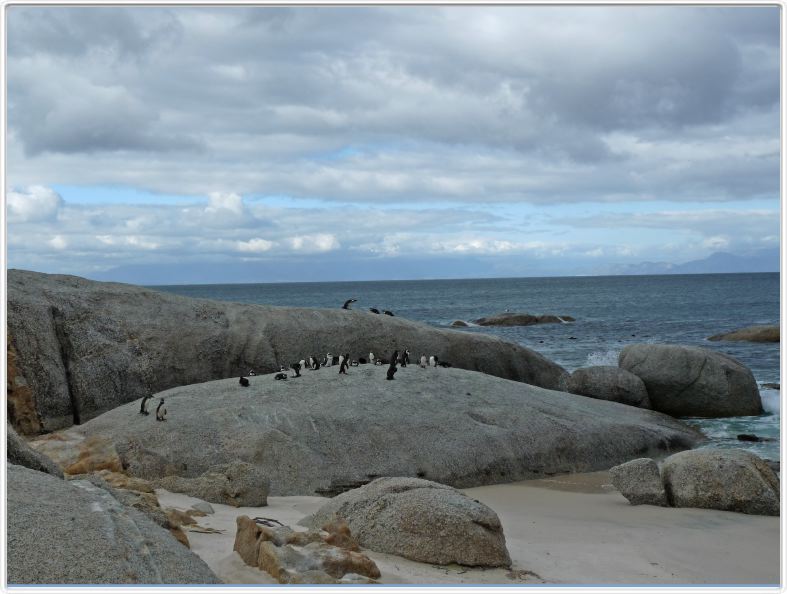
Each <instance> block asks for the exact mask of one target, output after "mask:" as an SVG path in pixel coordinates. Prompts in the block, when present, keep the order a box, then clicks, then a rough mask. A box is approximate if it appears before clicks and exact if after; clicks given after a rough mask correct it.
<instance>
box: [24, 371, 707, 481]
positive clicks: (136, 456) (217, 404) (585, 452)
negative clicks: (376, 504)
mask: <svg viewBox="0 0 787 594" xmlns="http://www.w3.org/2000/svg"><path fill="white" fill-rule="evenodd" d="M385 377H386V368H385V367H377V366H372V365H363V366H360V367H353V368H351V369H350V370H349V371H348V372H347V374H346V375H339V373H338V370H335V369H332V368H323V369H320V370H318V371H306V372H305V373H304V374H303V376H302V377H300V378H297V379H290V380H287V381H275V380H274V379H273V376H272V375H271V374H268V375H258V376H255V377H251V378H249V380H250V386H249V387H248V388H242V387H240V386H239V385H238V381H237V379H235V378H232V379H228V380H219V381H215V382H206V383H204V384H195V385H192V386H183V387H180V388H174V389H172V390H168V391H167V392H164V393H162V394H161V395H162V396H164V397H165V398H166V403H167V407H168V409H169V415H168V420H167V421H166V422H164V423H158V422H156V421H155V420H153V419H151V418H149V417H144V416H142V415H139V414H138V413H137V408H138V406H139V405H138V404H137V403H130V404H127V405H123V406H120V407H118V408H116V409H114V410H112V411H109V412H107V413H104V414H103V415H101V416H100V417H97V418H95V419H92V420H91V421H89V422H87V423H85V424H84V425H80V426H77V427H73V428H71V429H69V430H68V431H66V432H65V433H68V434H69V435H71V436H75V435H83V436H85V438H86V439H85V441H87V440H95V441H98V442H102V441H104V440H108V441H110V442H111V443H112V445H113V447H114V449H115V450H116V451H117V452H118V454H119V457H120V459H121V462H122V465H123V467H124V469H125V471H126V472H127V473H128V474H130V475H132V476H138V477H141V478H145V479H149V480H150V479H157V478H163V477H165V476H168V475H172V474H176V475H178V476H184V477H189V478H193V477H197V476H199V475H200V474H202V473H203V472H205V471H207V470H208V469H209V468H210V467H212V466H214V465H216V464H227V463H230V462H233V461H234V460H242V461H244V462H248V463H250V464H252V465H253V466H255V467H257V469H258V470H259V472H260V476H263V477H265V478H266V479H268V480H270V485H271V490H270V495H314V494H318V495H319V494H323V493H326V492H330V491H331V490H333V489H336V492H339V491H341V490H346V488H352V487H356V486H359V485H362V484H364V483H367V482H369V481H370V480H371V479H373V478H376V477H379V476H420V477H423V478H426V479H429V480H434V481H437V482H440V483H443V484H448V485H452V486H456V487H469V486H474V485H483V484H494V483H500V482H509V481H516V480H522V479H526V478H538V477H543V476H548V475H550V474H563V473H569V472H583V471H589V470H598V469H604V468H609V467H610V466H614V465H615V464H620V463H621V462H625V461H626V460H630V459H632V458H635V457H640V456H654V457H656V456H663V455H664V454H667V453H670V452H675V451H679V450H682V449H686V448H689V447H692V446H693V445H694V444H695V443H697V442H698V441H701V440H702V436H701V434H700V433H699V432H697V431H696V430H695V429H692V428H690V427H689V426H687V425H685V424H684V423H682V422H680V421H677V420H675V419H672V418H670V417H667V416H666V415H662V414H659V413H654V412H652V411H647V410H643V409H637V408H634V407H630V406H623V405H621V404H617V403H614V402H606V401H603V400H594V399H591V398H581V397H578V396H575V395H573V394H567V393H563V392H555V391H552V390H545V389H543V388H537V387H535V386H530V385H527V384H523V383H519V382H513V381H509V380H504V379H500V378H496V377H493V376H489V375H485V374H482V373H475V372H471V371H465V370H462V369H455V368H451V369H443V368H427V369H421V368H420V367H418V366H414V365H408V366H407V367H405V368H401V369H399V371H398V373H397V374H396V379H395V380H394V381H386V380H385ZM59 437H60V434H58V433H55V434H53V435H52V436H51V438H52V439H50V440H47V443H48V447H49V448H55V447H57V445H58V444H59V443H61V442H60V441H59V440H58V438H59ZM39 443H41V442H36V443H35V445H36V447H38V444H39ZM345 485H346V487H345Z"/></svg>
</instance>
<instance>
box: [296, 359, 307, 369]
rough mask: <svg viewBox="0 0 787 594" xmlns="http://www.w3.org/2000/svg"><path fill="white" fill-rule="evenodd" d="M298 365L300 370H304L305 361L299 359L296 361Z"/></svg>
mask: <svg viewBox="0 0 787 594" xmlns="http://www.w3.org/2000/svg"><path fill="white" fill-rule="evenodd" d="M298 365H300V366H301V369H306V359H301V360H300V361H298Z"/></svg>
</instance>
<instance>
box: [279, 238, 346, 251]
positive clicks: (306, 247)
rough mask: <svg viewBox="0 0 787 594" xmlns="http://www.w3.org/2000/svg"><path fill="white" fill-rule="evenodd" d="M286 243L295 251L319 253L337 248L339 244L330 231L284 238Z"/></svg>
mask: <svg viewBox="0 0 787 594" xmlns="http://www.w3.org/2000/svg"><path fill="white" fill-rule="evenodd" d="M285 241H286V243H287V245H289V246H290V248H291V249H292V250H294V251H296V252H303V253H319V252H330V251H333V250H337V249H339V248H340V247H341V244H340V243H339V241H338V240H337V239H336V237H335V236H334V235H332V234H330V233H317V234H315V235H298V236H296V237H290V238H288V239H286V240H285Z"/></svg>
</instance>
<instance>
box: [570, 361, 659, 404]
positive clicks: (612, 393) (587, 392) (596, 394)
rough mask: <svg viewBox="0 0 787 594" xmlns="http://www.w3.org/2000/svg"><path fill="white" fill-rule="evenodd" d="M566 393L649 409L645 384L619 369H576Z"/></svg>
mask: <svg viewBox="0 0 787 594" xmlns="http://www.w3.org/2000/svg"><path fill="white" fill-rule="evenodd" d="M567 391H568V392H571V393H572V394H579V395H581V396H589V397H590V398H599V399H601V400H611V401H612V402H619V403H621V404H627V405H629V406H637V407H639V408H651V406H650V398H648V391H647V389H646V388H645V383H644V382H643V381H642V380H641V379H640V378H639V377H637V376H636V375H634V374H633V373H630V372H628V371H626V370H625V369H621V368H620V367H611V366H607V365H598V366H594V367H583V368H582V369H577V370H576V371H575V372H574V373H572V374H571V376H570V377H569V378H568V382H567Z"/></svg>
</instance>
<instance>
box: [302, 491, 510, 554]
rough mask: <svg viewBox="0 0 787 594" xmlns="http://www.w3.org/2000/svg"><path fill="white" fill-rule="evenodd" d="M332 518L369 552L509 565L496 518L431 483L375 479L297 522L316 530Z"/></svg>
mask: <svg viewBox="0 0 787 594" xmlns="http://www.w3.org/2000/svg"><path fill="white" fill-rule="evenodd" d="M336 519H339V520H343V521H345V522H347V524H348V525H349V527H350V531H351V532H352V534H353V535H354V536H355V537H356V538H357V539H358V542H359V543H360V545H361V546H362V547H365V548H367V549H371V550H373V551H379V552H381V553H391V554H393V555H399V556H400V557H405V558H407V559H412V560H413V561H421V562H423V563H437V564H440V565H448V564H450V563H457V564H459V565H470V566H483V567H508V566H510V565H511V557H510V556H509V554H508V550H507V549H506V540H505V536H503V527H502V525H501V524H500V519H499V518H498V517H497V514H496V513H495V512H494V511H492V510H491V509H489V508H488V507H487V506H486V505H484V504H483V503H479V502H478V501H475V500H473V499H470V498H469V497H467V496H466V495H464V494H462V493H460V492H459V491H457V490H456V489H453V488H451V487H447V486H446V485H441V484H438V483H435V482H432V481H426V480H422V479H417V478H408V477H386V478H379V479H377V480H375V481H372V482H371V483H369V484H368V485H365V486H363V487H360V488H358V489H353V490H352V491H347V492H346V493H342V494H341V495H338V496H337V497H334V498H333V499H331V500H330V501H329V502H328V503H326V504H325V505H324V506H322V507H321V508H320V509H319V510H317V512H315V513H314V515H312V516H310V517H308V518H305V519H304V520H302V521H301V523H302V524H304V525H306V526H310V527H312V528H315V527H319V526H323V525H325V524H326V523H328V522H330V521H332V520H336Z"/></svg>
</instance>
